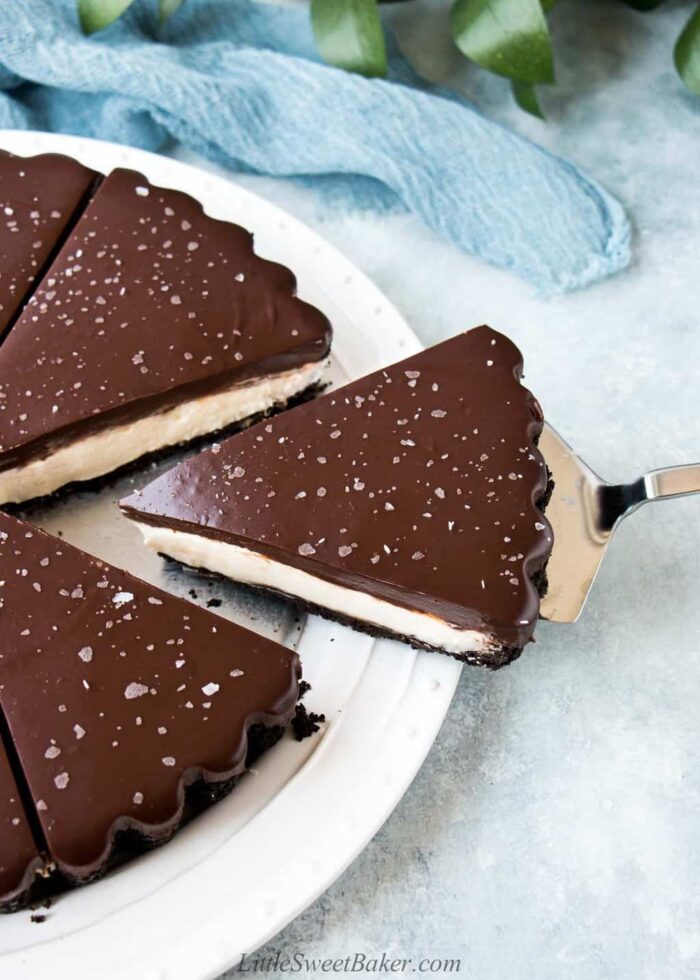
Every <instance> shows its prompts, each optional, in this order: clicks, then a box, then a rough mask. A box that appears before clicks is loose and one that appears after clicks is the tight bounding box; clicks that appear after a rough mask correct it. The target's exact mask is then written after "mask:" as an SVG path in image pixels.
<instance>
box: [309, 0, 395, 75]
mask: <svg viewBox="0 0 700 980" xmlns="http://www.w3.org/2000/svg"><path fill="white" fill-rule="evenodd" d="M311 24H312V26H313V30H314V36H315V37H316V46H317V47H318V50H319V52H320V54H321V57H322V58H323V59H324V61H327V62H328V63H329V64H331V65H335V66H336V68H345V69H347V71H355V72H358V73H359V74H360V75H380V76H383V75H386V46H385V44H384V32H383V30H382V22H381V19H380V17H379V11H378V9H377V4H376V0H311Z"/></svg>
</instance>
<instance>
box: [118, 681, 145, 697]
mask: <svg viewBox="0 0 700 980" xmlns="http://www.w3.org/2000/svg"><path fill="white" fill-rule="evenodd" d="M144 694H148V687H147V686H146V685H145V684H139V683H138V682H137V681H132V682H131V684H127V686H126V687H125V688H124V697H125V698H126V700H127V701H133V700H134V698H141V697H143V695H144Z"/></svg>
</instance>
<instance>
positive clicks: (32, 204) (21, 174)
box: [0, 150, 98, 338]
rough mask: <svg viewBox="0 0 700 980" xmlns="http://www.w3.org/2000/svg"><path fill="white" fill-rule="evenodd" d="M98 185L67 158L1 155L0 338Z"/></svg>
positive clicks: (90, 174) (94, 176) (91, 175)
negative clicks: (75, 217)
mask: <svg viewBox="0 0 700 980" xmlns="http://www.w3.org/2000/svg"><path fill="white" fill-rule="evenodd" d="M97 179H98V174H96V173H95V172H94V171H93V170H88V169H87V167H83V166H81V164H79V163H78V162H77V160H71V159H70V157H64V156H58V155H57V154H54V153H47V154H44V155H42V156H37V157H27V158H24V157H17V156H14V155H13V154H12V153H6V152H5V151H4V150H0V338H1V337H2V335H3V334H4V333H5V330H6V329H7V327H8V326H9V325H10V324H11V323H12V321H13V318H14V317H15V315H16V313H17V312H18V310H19V309H20V308H21V306H22V303H23V302H24V301H25V299H26V298H27V296H28V295H29V294H30V293H31V290H32V287H33V285H34V283H35V281H37V279H38V277H39V276H40V275H41V272H42V270H43V269H44V267H45V266H46V264H47V262H48V261H49V259H50V257H51V255H52V254H53V252H54V250H55V249H57V247H58V245H59V244H60V242H61V240H62V237H63V235H64V234H65V233H66V231H67V229H68V228H69V227H70V225H71V222H72V220H73V218H74V216H75V215H76V213H79V212H80V210H81V208H82V207H83V205H84V203H85V202H86V200H87V198H88V196H89V194H90V192H91V191H92V189H93V187H94V185H95V182H96V180H97Z"/></svg>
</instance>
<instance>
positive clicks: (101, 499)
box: [0, 131, 460, 980]
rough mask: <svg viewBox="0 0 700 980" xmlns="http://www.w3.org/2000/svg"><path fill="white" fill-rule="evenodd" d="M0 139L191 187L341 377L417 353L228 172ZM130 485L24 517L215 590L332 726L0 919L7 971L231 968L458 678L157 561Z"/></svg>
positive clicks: (299, 892) (200, 589)
mask: <svg viewBox="0 0 700 980" xmlns="http://www.w3.org/2000/svg"><path fill="white" fill-rule="evenodd" d="M0 146H2V147H4V148H6V149H8V150H11V151H12V152H15V153H18V154H22V155H29V154H34V153H43V152H57V153H66V154H69V155H70V156H73V157H76V158H77V159H78V160H80V161H81V162H83V163H84V164H87V165H88V166H90V167H94V168H95V169H97V170H101V171H103V172H108V171H110V170H111V169H113V168H114V167H120V166H126V167H133V168H135V169H137V170H140V171H142V172H143V173H144V174H145V175H146V176H147V177H148V178H149V180H151V181H153V182H154V183H156V184H160V185H162V186H165V187H173V188H177V189H178V190H182V191H186V192H187V193H189V194H192V195H193V196H194V197H196V198H197V199H198V200H200V201H201V202H202V204H203V205H204V208H205V210H206V211H207V212H208V213H209V214H212V215H215V216H216V217H219V218H225V219H228V220H231V221H236V222H239V223H240V224H243V225H245V226H246V227H247V228H250V229H251V230H252V231H253V232H254V234H255V244H256V250H257V251H258V252H259V253H260V254H261V255H264V256H266V257H268V258H271V259H276V260H277V261H280V262H283V263H285V264H287V265H289V266H291V268H292V269H294V271H295V272H296V274H297V277H298V280H299V293H300V295H301V296H302V297H303V298H304V299H307V300H309V301H310V302H312V303H315V304H316V305H318V306H319V307H320V308H321V309H323V310H324V311H325V312H326V313H327V314H328V316H329V317H330V318H331V320H332V322H333V326H334V329H335V339H334V342H333V362H334V363H333V377H334V379H335V380H336V381H337V380H340V379H343V378H354V377H356V376H358V375H361V374H365V373H367V372H368V371H372V370H374V369H376V368H378V367H380V366H382V365H384V364H389V363H391V362H392V361H395V360H398V359H399V358H401V357H404V356H408V355H409V354H411V353H413V352H415V351H417V350H419V349H420V344H419V342H418V340H417V338H416V337H415V336H414V334H413V333H412V332H411V330H410V329H409V327H408V326H407V325H406V323H405V322H404V320H403V319H402V318H401V316H400V315H399V313H398V312H397V311H396V310H395V309H394V308H393V307H392V306H391V304H390V303H389V302H388V301H387V299H386V298H385V297H384V296H383V295H382V294H381V293H380V292H379V291H378V289H377V288H376V287H375V286H374V285H373V284H372V283H371V282H370V281H369V280H368V279H367V278H366V277H365V276H364V275H363V274H362V273H361V272H359V271H358V270H357V269H356V268H355V267H354V266H353V265H352V264H351V263H350V262H348V261H347V260H346V259H345V258H343V256H342V255H340V254H339V253H338V252H337V251H336V250H335V249H334V248H332V247H331V246H330V245H328V244H326V242H324V241H323V239H321V238H319V237H318V235H316V234H315V233H314V232H312V231H311V230H310V229H309V228H307V227H306V226H305V225H303V224H301V223H300V222H299V221H297V220H296V219H294V218H292V217H291V216H289V215H287V214H286V213H285V212H283V211H281V210H280V209H279V208H276V207H274V206H273V205H271V204H269V203H268V202H266V201H264V200H262V199H261V198H259V197H257V196H255V195H254V194H252V193H250V192H249V191H247V190H244V189H243V188H241V187H239V186H237V185H236V184H235V183H232V182H231V181H229V180H226V179H222V178H220V177H215V176H211V175H210V174H207V173H204V172H202V171H200V170H197V169H195V168H193V167H190V166H187V165H186V164H183V163H178V162H175V161H173V160H169V159H166V158H163V157H159V156H156V155H154V154H151V153H146V152H144V151H142V150H135V149H131V148H128V147H123V146H117V145H115V144H110V143H101V142H97V141H94V140H86V139H79V138H76V137H70V136H59V135H53V134H46V133H27V132H15V131H12V132H9V131H0ZM149 476H150V473H149ZM131 479H132V482H133V481H134V479H136V481H137V482H138V479H139V478H138V477H137V478H134V477H132V478H131ZM144 479H145V477H143V476H141V477H140V480H141V482H143V481H144ZM128 482H129V481H126V480H122V481H120V482H119V483H118V484H116V485H115V486H114V487H110V488H108V489H107V490H106V491H104V492H102V493H100V494H97V495H95V494H79V495H73V496H71V497H69V498H67V499H66V500H65V501H63V502H60V503H58V504H54V505H52V506H51V507H47V508H44V509H43V510H42V511H41V512H39V513H38V514H35V515H33V519H35V520H37V521H38V522H39V523H41V524H42V525H43V526H44V527H46V528H48V529H49V530H53V531H56V530H58V529H61V530H62V531H63V532H64V534H65V537H66V539H67V540H69V541H71V542H73V543H75V544H78V545H80V546H81V547H83V548H85V549H86V550H87V551H90V552H92V553H94V554H96V555H98V556H100V557H102V558H104V559H106V560H108V561H112V562H114V563H115V564H118V565H121V566H122V567H124V568H128V569H129V570H130V571H134V572H135V573H136V574H138V575H140V576H141V577H142V578H147V579H149V580H150V581H153V582H155V583H157V584H159V585H161V586H162V587H164V588H166V589H168V590H170V591H171V592H175V593H177V594H181V595H187V594H188V590H190V589H192V588H194V589H195V591H196V592H197V598H198V601H205V600H206V599H207V598H210V597H211V596H212V595H215V596H216V597H218V598H220V599H222V601H223V605H222V607H221V608H220V609H218V610H217V612H219V613H221V614H222V615H227V616H230V617H231V618H234V619H236V620H237V621H239V622H242V623H244V624H246V625H250V626H251V627H252V628H253V629H258V630H259V631H261V632H263V631H264V632H267V633H269V634H270V635H274V636H276V637H277V638H279V639H282V640H283V641H284V642H287V643H288V644H292V645H294V646H296V648H297V649H298V651H299V653H300V655H301V658H302V662H303V665H304V676H305V677H306V679H307V680H309V681H310V683H311V684H312V693H311V694H310V695H309V696H308V701H307V703H308V705H309V707H310V708H313V709H317V710H320V711H324V712H325V714H326V717H327V719H328V721H327V724H326V725H325V726H324V729H323V731H322V732H321V733H319V735H317V736H315V737H314V738H312V739H307V740H306V741H305V742H303V743H301V744H298V743H296V742H294V741H292V740H291V739H287V740H285V741H284V742H283V743H281V744H280V745H279V746H277V747H276V748H275V749H274V750H273V751H271V752H270V753H268V755H267V756H266V757H264V758H263V759H262V760H261V762H260V763H259V766H258V768H257V770H256V771H255V773H253V774H251V775H248V776H247V777H246V778H245V779H244V780H243V781H242V782H241V784H240V785H239V786H238V787H237V788H236V790H235V792H234V793H232V794H231V796H229V797H228V798H227V799H225V800H223V801H222V802H220V803H218V804H217V805H216V806H214V807H212V808H211V809H210V810H209V811H207V812H206V813H205V814H203V815H202V816H201V817H199V818H198V819H197V820H196V821H194V822H193V823H192V824H190V826H188V827H187V828H186V829H185V830H183V831H182V832H181V833H180V834H178V835H177V836H176V837H175V839H174V840H173V841H172V842H171V843H169V844H168V845H167V846H166V847H163V848H161V849H159V850H156V851H153V852H151V853H150V854H146V855H145V856H143V857H142V858H140V859H139V860H137V861H134V862H132V863H131V864H129V865H127V866H126V867H124V868H121V869H120V870H118V871H116V872H114V873H112V874H110V875H108V876H107V877H106V878H104V879H103V880H102V881H100V882H98V883H96V884H93V885H90V886H88V887H86V888H81V889H78V890H76V891H74V892H72V893H70V894H67V895H64V896H63V897H61V898H60V899H59V900H58V901H57V902H56V903H55V905H54V906H53V907H52V908H51V910H50V911H49V913H48V916H47V919H46V921H45V922H44V923H42V924H40V925H39V924H36V923H32V922H31V920H30V915H29V912H21V913H18V914H15V915H10V916H3V917H2V918H0V976H2V977H3V980H25V978H26V980H36V977H39V976H42V977H43V976H46V977H48V976H51V977H52V978H53V980H62V978H71V980H73V978H75V977H76V976H78V975H79V976H83V977H97V976H99V977H100V978H101V980H111V978H116V977H131V978H133V977H138V978H139V980H150V978H156V977H157V978H158V980H174V978H184V980H195V978H200V977H201V978H204V977H215V976H217V975H218V974H219V973H221V972H222V971H224V970H225V969H227V968H228V967H230V966H233V965H234V964H235V963H236V962H237V961H238V960H239V959H240V957H241V955H242V954H243V953H250V952H252V951H253V950H254V949H256V948H257V947H258V946H260V945H261V944H262V943H264V942H265V941H266V940H268V939H270V938H271V937H272V936H273V935H274V934H275V933H276V932H278V931H279V930H280V929H281V928H282V927H283V926H285V925H286V924H287V923H288V922H289V921H290V920H291V919H293V918H294V917H295V916H296V915H298V914H299V913H300V912H301V911H302V910H303V909H304V908H305V907H306V906H307V905H309V903H310V902H312V901H313V900H314V899H315V898H316V897H317V896H318V895H320V894H321V893H322V892H323V891H324V890H325V889H326V888H328V886H329V885H330V884H331V883H332V882H333V881H334V880H335V879H336V878H337V877H338V875H340V873H341V872H342V871H343V870H344V869H345V868H346V867H347V866H348V864H349V863H350V862H351V861H352V860H353V858H355V857H356V856H357V854H358V853H359V852H360V851H361V850H362V848H363V847H364V846H365V845H366V844H367V843H368V841H369V840H370V839H371V838H372V836H373V835H374V834H375V833H376V832H377V830H378V829H379V827H380V826H381V825H382V823H383V822H384V821H385V820H386V818H387V817H388V815H389V814H390V813H391V811H392V810H393V808H394V807H395V806H396V804H397V803H398V801H399V800H400V799H401V796H402V795H403V793H404V792H405V790H406V788H407V787H408V785H409V783H410V782H411V780H412V779H413V777H414V776H415V774H416V772H417V770H418V768H419V766H420V765H421V763H422V761H423V759H424V758H425V755H426V753H427V752H428V749H429V748H430V746H431V744H432V742H433V740H434V738H435V736H436V734H437V732H438V730H439V728H440V725H441V723H442V721H443V718H444V717H445V714H446V712H447V709H448V707H449V704H450V701H451V699H452V694H453V692H454V688H455V685H456V683H457V679H458V677H459V673H460V667H459V665H458V664H457V663H456V662H455V661H453V660H451V659H449V658H447V657H441V656H439V655H435V654H428V653H416V652H415V651H413V650H411V649H410V648H408V647H405V646H403V645H401V644H398V643H391V642H388V641H385V640H379V641H378V640H373V639H371V638H369V637H366V636H363V635H361V634H359V633H354V632H352V631H351V630H349V629H346V628H344V627H341V626H337V625H334V624H330V623H327V622H325V621H323V620H320V619H317V618H315V617H308V618H305V619H303V620H302V621H301V622H298V621H296V620H294V619H293V618H292V617H291V614H290V613H289V610H288V609H287V607H285V606H284V605H282V604H280V603H271V602H263V601H260V600H257V601H256V600H249V599H245V600H244V599H243V598H242V597H241V596H240V595H239V594H238V593H237V592H236V590H235V588H234V587H232V586H227V585H226V584H224V583H221V582H217V581H214V580H209V579H206V578H201V577H200V578H194V577H193V576H191V575H188V574H187V573H184V572H182V571H181V570H177V569H165V568H164V566H163V564H162V563H161V562H160V560H159V559H158V558H157V557H156V556H155V555H151V554H150V553H147V552H146V550H145V549H144V548H143V547H142V546H141V544H140V538H139V535H138V532H137V531H136V530H135V528H133V527H132V526H131V525H130V524H129V522H127V521H126V520H124V519H123V518H122V517H121V516H120V514H119V512H118V510H117V508H116V507H115V501H116V500H117V499H118V498H119V497H120V496H121V495H123V493H124V492H125V491H126V490H127V489H128Z"/></svg>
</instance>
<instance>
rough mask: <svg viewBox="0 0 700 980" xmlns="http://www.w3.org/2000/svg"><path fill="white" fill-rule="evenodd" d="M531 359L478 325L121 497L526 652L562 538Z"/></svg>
mask: <svg viewBox="0 0 700 980" xmlns="http://www.w3.org/2000/svg"><path fill="white" fill-rule="evenodd" d="M521 373H522V358H521V355H520V352H519V351H518V350H517V348H516V347H515V346H514V345H513V344H512V343H511V341H510V340H508V339H507V338H506V337H504V336H503V335H501V334H499V333H497V332H495V331H494V330H491V329H489V328H488V327H479V328H477V329H474V330H470V331H469V332H467V333H464V334H461V335H459V336H457V337H454V338H453V339H452V340H448V341H446V342H445V343H442V344H439V345H437V346H436V347H433V348H431V349H429V350H426V351H424V352H422V353H420V354H417V355H416V356H414V357H410V358H409V359H408V360H405V361H402V362H400V363H398V364H394V365H393V366H391V367H388V368H386V369H384V370H381V371H377V372H375V373H374V374H371V375H369V376H367V377H364V378H361V379H360V380H358V381H354V382H353V383H352V384H349V385H347V386H345V387H343V388H340V389H338V390H336V391H333V392H331V393H329V394H327V395H325V396H324V397H322V398H318V399H316V400H315V401H313V402H310V403H308V404H305V405H302V406H300V407H298V408H295V409H292V410H291V411H289V412H287V413H284V414H283V415H280V416H278V417H276V418H274V419H272V420H270V421H268V422H261V423H260V424H258V425H256V426H254V427H252V428H251V429H249V430H247V431H245V432H242V433H240V434H238V435H235V436H233V437H232V438H230V439H228V440H225V441H223V442H222V443H221V444H220V445H218V446H215V447H214V448H213V449H212V450H211V451H208V452H204V453H202V454H200V455H199V456H196V457H194V458H192V459H189V460H187V461H185V462H183V463H181V464H180V465H178V466H176V467H175V468H174V469H172V470H170V471H169V472H167V473H166V474H165V475H163V476H161V477H160V478H158V479H157V480H155V481H154V482H153V483H151V484H149V485H148V486H146V487H145V489H143V490H141V491H138V492H137V493H135V494H133V495H131V496H130V497H128V498H126V500H124V501H122V507H123V509H124V511H125V512H126V514H127V516H129V517H131V518H133V519H134V520H136V521H139V522H141V523H143V524H150V525H156V526H161V527H166V528H169V529H173V530H176V531H185V532H189V533H191V534H196V535H199V536H204V537H210V538H214V539H219V540H223V541H226V542H229V543H231V544H235V545H238V546H241V547H243V548H246V549H249V550H252V551H254V552H257V553H259V554H261V555H263V556H266V557H268V558H271V559H273V560H275V561H277V562H283V563H285V564H287V565H289V566H293V567H294V568H297V569H301V570H303V571H305V572H308V573H309V574H311V575H313V576H315V577H318V578H320V579H323V580H325V581H327V582H330V583H333V584H336V585H341V586H344V587H347V588H349V589H355V590H361V591H364V592H367V593H369V594H371V595H373V596H377V597H379V598H382V599H385V600H387V601H389V602H391V603H394V604H396V605H398V606H403V607H404V608H407V609H410V610H417V611H419V612H423V613H427V614H429V615H432V616H435V617H439V618H440V619H441V620H443V621H446V622H447V623H448V624H451V625H454V626H456V627H459V628H465V629H474V630H478V631H481V632H483V633H485V634H486V635H487V636H488V637H489V640H490V642H491V643H492V644H493V646H494V647H495V648H499V647H500V648H522V646H523V644H524V643H525V642H527V641H528V640H529V639H530V638H531V637H532V634H533V630H534V628H535V624H536V621H537V618H538V611H539V596H538V591H537V589H536V587H535V584H534V583H533V576H535V574H536V573H537V572H538V571H539V570H541V569H542V568H543V566H544V564H545V562H546V560H547V558H548V556H549V553H550V551H551V547H552V533H551V528H550V526H549V524H548V523H547V521H546V519H545V518H544V517H543V514H542V511H541V510H540V509H539V508H538V506H537V503H538V501H540V500H541V498H542V497H543V494H544V493H545V489H546V486H547V470H546V466H545V464H544V461H543V459H542V456H541V455H540V453H539V452H538V451H537V449H536V447H535V441H536V439H537V436H538V434H539V432H540V431H541V428H542V421H543V419H542V411H541V409H540V407H539V404H538V403H537V401H536V400H535V398H534V397H533V395H532V394H531V393H530V392H529V391H528V390H527V389H526V388H524V387H523V386H522V385H521V384H520V380H519V379H520V376H521Z"/></svg>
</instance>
